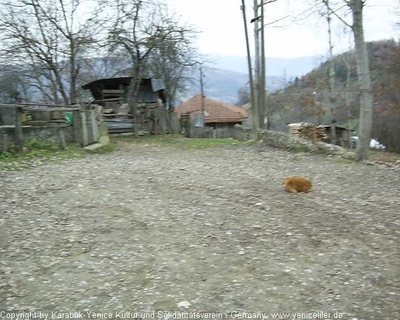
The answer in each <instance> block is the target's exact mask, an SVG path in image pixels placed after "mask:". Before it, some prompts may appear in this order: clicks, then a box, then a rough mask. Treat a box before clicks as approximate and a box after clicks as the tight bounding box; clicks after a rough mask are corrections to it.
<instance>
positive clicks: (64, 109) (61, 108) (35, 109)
mask: <svg viewBox="0 0 400 320" xmlns="http://www.w3.org/2000/svg"><path fill="white" fill-rule="evenodd" d="M22 109H23V110H24V111H49V112H50V111H75V110H79V108H63V107H59V108H32V107H22Z"/></svg>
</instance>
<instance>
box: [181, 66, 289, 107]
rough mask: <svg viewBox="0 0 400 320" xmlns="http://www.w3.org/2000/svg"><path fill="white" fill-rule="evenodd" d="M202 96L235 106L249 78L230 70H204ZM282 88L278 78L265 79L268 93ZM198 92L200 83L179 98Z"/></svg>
mask: <svg viewBox="0 0 400 320" xmlns="http://www.w3.org/2000/svg"><path fill="white" fill-rule="evenodd" d="M203 83H204V94H205V95H206V96H208V97H210V98H213V99H216V100H221V101H224V102H227V103H231V104H236V103H237V101H238V90H239V89H240V88H241V87H245V86H248V83H249V76H248V75H247V73H240V72H235V71H231V70H224V69H217V68H205V70H204V79H203ZM283 86H284V82H283V80H282V79H281V78H280V77H267V83H266V87H267V90H268V91H275V90H278V89H280V88H282V87H283ZM199 92H200V81H196V82H195V83H192V84H190V85H189V86H188V90H187V91H186V93H185V95H183V96H182V97H181V98H180V101H184V100H186V99H188V98H190V97H191V96H193V95H194V94H196V93H199Z"/></svg>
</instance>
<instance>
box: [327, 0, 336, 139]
mask: <svg viewBox="0 0 400 320" xmlns="http://www.w3.org/2000/svg"><path fill="white" fill-rule="evenodd" d="M325 4H326V6H327V9H328V12H327V21H328V37H329V59H330V61H329V86H330V88H329V89H330V96H329V106H330V118H331V143H332V144H336V142H337V137H336V105H335V104H336V101H335V100H336V99H335V62H334V57H333V44H332V28H331V14H332V12H331V11H332V10H331V8H330V7H329V3H328V0H327V1H326V3H325Z"/></svg>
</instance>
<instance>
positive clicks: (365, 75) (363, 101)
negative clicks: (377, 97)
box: [322, 0, 374, 161]
mask: <svg viewBox="0 0 400 320" xmlns="http://www.w3.org/2000/svg"><path fill="white" fill-rule="evenodd" d="M343 1H344V3H345V4H346V5H347V6H348V8H350V10H351V14H352V24H349V23H348V22H347V21H346V20H345V19H344V18H343V17H341V16H340V14H338V13H337V10H335V8H333V7H332V4H331V2H329V1H328V0H322V2H323V3H324V4H325V5H326V6H328V7H329V8H330V9H331V10H332V13H333V14H334V15H336V17H337V18H338V19H339V20H341V21H342V22H343V23H345V24H346V25H347V26H349V27H350V28H351V30H352V32H353V35H354V43H355V52H356V61H357V72H358V81H359V86H360V121H359V143H358V144H357V149H356V155H355V160H356V161H362V160H365V159H367V158H368V152H369V145H370V139H371V131H372V117H373V106H374V96H373V91H372V83H371V74H370V68H369V57H368V52H367V46H366V43H365V39H364V27H363V9H364V7H365V4H366V0H343ZM342 3H343V2H342Z"/></svg>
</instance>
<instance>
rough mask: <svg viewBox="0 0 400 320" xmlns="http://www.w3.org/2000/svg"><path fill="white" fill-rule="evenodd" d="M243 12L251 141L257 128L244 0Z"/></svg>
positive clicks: (255, 136)
mask: <svg viewBox="0 0 400 320" xmlns="http://www.w3.org/2000/svg"><path fill="white" fill-rule="evenodd" d="M240 9H241V10H242V12H243V23H244V33H245V36H246V48H247V65H248V68H249V83H250V104H251V120H252V129H253V130H252V133H253V140H254V141H255V140H257V138H258V126H257V109H256V104H255V92H254V82H253V70H252V68H251V54H250V44H249V33H248V30H247V18H246V7H245V4H244V0H242V6H241V8H240Z"/></svg>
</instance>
